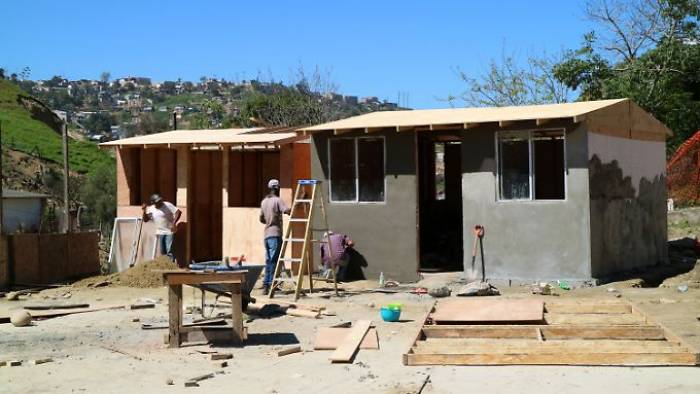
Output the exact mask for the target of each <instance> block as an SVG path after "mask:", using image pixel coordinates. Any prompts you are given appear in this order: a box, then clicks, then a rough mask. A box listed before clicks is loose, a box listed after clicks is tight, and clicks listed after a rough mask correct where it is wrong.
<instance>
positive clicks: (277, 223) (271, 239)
mask: <svg viewBox="0 0 700 394" xmlns="http://www.w3.org/2000/svg"><path fill="white" fill-rule="evenodd" d="M267 188H268V190H269V192H268V194H267V196H265V198H264V199H263V200H262V202H261V203H260V223H262V224H264V225H265V234H264V239H265V277H264V278H263V292H264V293H265V294H268V293H269V292H270V285H272V276H273V275H274V274H275V265H276V264H277V259H278V258H279V256H280V251H281V249H282V214H287V215H289V212H290V209H289V207H287V204H285V203H284V201H283V200H282V199H281V198H280V182H279V181H278V180H277V179H270V181H269V182H268V183H267Z"/></svg>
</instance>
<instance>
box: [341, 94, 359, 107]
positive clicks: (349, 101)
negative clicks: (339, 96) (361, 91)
mask: <svg viewBox="0 0 700 394" xmlns="http://www.w3.org/2000/svg"><path fill="white" fill-rule="evenodd" d="M343 100H344V101H345V104H348V105H357V96H344V97H343Z"/></svg>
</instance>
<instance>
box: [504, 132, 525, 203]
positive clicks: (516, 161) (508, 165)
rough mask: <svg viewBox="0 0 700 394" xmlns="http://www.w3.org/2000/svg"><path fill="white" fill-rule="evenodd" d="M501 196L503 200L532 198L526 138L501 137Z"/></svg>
mask: <svg viewBox="0 0 700 394" xmlns="http://www.w3.org/2000/svg"><path fill="white" fill-rule="evenodd" d="M498 151H499V156H500V157H499V163H500V180H501V185H500V186H501V190H500V192H501V193H500V196H501V199H503V200H521V199H529V198H530V156H529V143H528V138H527V135H526V136H525V138H522V137H516V136H505V137H502V138H501V139H500V145H499V150H498Z"/></svg>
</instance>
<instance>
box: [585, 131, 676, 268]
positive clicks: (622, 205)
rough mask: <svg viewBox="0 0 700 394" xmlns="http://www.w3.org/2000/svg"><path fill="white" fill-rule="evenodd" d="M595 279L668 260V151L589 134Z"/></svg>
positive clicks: (649, 143) (658, 144)
mask: <svg viewBox="0 0 700 394" xmlns="http://www.w3.org/2000/svg"><path fill="white" fill-rule="evenodd" d="M588 158H589V172H590V191H591V213H590V216H591V260H592V274H593V276H594V277H604V276H606V275H609V274H612V273H614V272H619V271H625V270H630V269H633V268H638V267H643V266H647V265H653V264H656V263H658V262H663V261H665V260H666V256H667V250H666V241H667V224H666V208H667V206H666V194H667V192H666V145H665V143H664V142H663V141H639V140H632V139H627V138H619V137H612V136H608V135H601V134H595V133H590V134H589V135H588Z"/></svg>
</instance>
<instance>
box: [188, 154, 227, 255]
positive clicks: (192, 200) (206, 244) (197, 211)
mask: <svg viewBox="0 0 700 394" xmlns="http://www.w3.org/2000/svg"><path fill="white" fill-rule="evenodd" d="M222 165H223V164H222V161H221V152H220V151H194V152H192V155H191V156H190V177H189V185H188V188H187V193H188V198H189V206H188V212H187V217H188V221H189V225H190V259H191V260H194V261H197V262H199V261H212V260H221V249H222V241H223V240H222V238H223V217H222V215H223V201H222V198H223V197H222V193H221V188H222V187H223V180H222V171H223V168H222Z"/></svg>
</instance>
